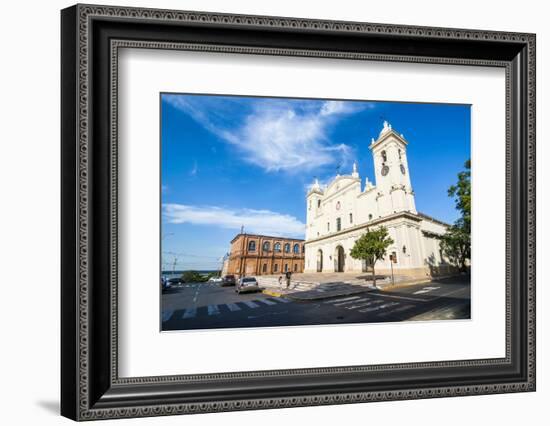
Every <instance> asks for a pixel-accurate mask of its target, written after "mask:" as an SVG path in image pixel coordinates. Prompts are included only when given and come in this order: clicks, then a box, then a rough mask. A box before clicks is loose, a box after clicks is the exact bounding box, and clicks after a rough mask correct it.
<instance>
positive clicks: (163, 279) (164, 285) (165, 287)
mask: <svg viewBox="0 0 550 426" xmlns="http://www.w3.org/2000/svg"><path fill="white" fill-rule="evenodd" d="M160 285H161V287H162V291H163V292H165V291H167V290H169V289H170V287H171V285H170V283H169V282H168V280H167V279H166V277H161V278H160Z"/></svg>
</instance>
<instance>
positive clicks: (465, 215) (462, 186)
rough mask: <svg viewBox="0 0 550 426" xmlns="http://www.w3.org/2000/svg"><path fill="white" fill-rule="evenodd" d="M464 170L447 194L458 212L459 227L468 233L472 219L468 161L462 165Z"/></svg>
mask: <svg viewBox="0 0 550 426" xmlns="http://www.w3.org/2000/svg"><path fill="white" fill-rule="evenodd" d="M464 168H465V169H466V170H464V171H462V172H460V173H459V174H458V182H457V183H456V185H451V187H450V188H449V191H448V194H449V197H455V205H456V208H457V210H458V211H460V213H461V215H462V218H461V219H459V220H462V222H463V223H461V224H460V226H461V227H463V228H464V229H467V230H468V232H469V231H470V225H471V217H472V196H471V194H472V183H471V179H470V178H471V171H470V169H471V164H470V160H468V161H466V162H465V163H464Z"/></svg>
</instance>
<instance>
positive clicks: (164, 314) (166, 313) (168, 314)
mask: <svg viewBox="0 0 550 426" xmlns="http://www.w3.org/2000/svg"><path fill="white" fill-rule="evenodd" d="M173 313H174V311H163V312H162V322H166V321H168V320H169V319H170V318H171V317H172V314H173Z"/></svg>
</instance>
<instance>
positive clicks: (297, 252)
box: [292, 244, 300, 254]
mask: <svg viewBox="0 0 550 426" xmlns="http://www.w3.org/2000/svg"><path fill="white" fill-rule="evenodd" d="M292 250H293V251H294V253H295V254H300V245H299V244H294V247H293V249H292Z"/></svg>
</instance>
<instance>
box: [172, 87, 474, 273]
mask: <svg viewBox="0 0 550 426" xmlns="http://www.w3.org/2000/svg"><path fill="white" fill-rule="evenodd" d="M384 120H388V121H389V122H390V123H391V124H392V126H393V128H394V129H395V130H396V131H397V132H399V133H403V135H404V136H405V138H406V139H407V141H408V142H409V145H408V149H407V155H408V161H409V170H410V175H411V181H412V186H413V189H414V190H415V193H416V207H417V210H418V211H419V212H423V213H426V214H428V215H430V216H433V217H435V218H437V219H440V220H443V221H446V222H449V223H452V222H453V221H454V220H456V219H457V218H458V214H457V212H456V210H455V207H454V202H453V200H452V199H451V198H449V197H448V196H447V189H448V187H449V186H450V185H452V184H453V183H454V182H456V175H457V173H458V172H459V171H461V170H462V168H463V164H464V162H465V161H466V160H467V159H468V158H470V106H468V105H446V104H422V103H396V102H371V101H337V100H330V101H329V100H322V99H319V100H317V99H315V100H309V99H288V98H262V97H238V96H211V95H189V94H161V139H162V141H161V157H162V158H161V167H162V171H161V181H162V182H161V196H162V230H161V233H162V237H161V238H162V251H163V269H166V268H168V269H171V268H172V263H173V261H174V258H176V261H177V265H176V269H180V270H181V269H216V268H218V267H219V266H220V264H221V262H220V260H219V259H220V257H221V256H223V254H224V253H226V252H227V250H228V248H229V242H230V241H231V239H232V238H233V237H234V236H235V235H236V234H237V233H238V232H239V230H240V228H241V226H244V229H245V232H249V233H259V234H267V235H285V236H290V237H297V238H303V236H304V225H305V215H306V209H305V206H306V203H305V195H306V192H307V188H308V186H309V185H310V184H311V183H312V181H313V179H314V177H317V178H319V180H320V181H321V182H328V181H329V180H330V179H331V177H333V176H334V175H335V174H336V173H337V171H338V170H339V171H340V174H349V173H351V167H352V164H353V162H354V161H357V164H358V169H359V174H360V176H361V179H362V181H363V184H364V179H365V177H368V178H369V180H371V181H374V170H373V162H372V156H371V153H370V150H369V149H368V145H369V144H370V140H371V137H374V138H375V139H376V137H377V136H378V134H379V132H380V129H381V128H382V123H383V121H384ZM168 265H169V266H168Z"/></svg>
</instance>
